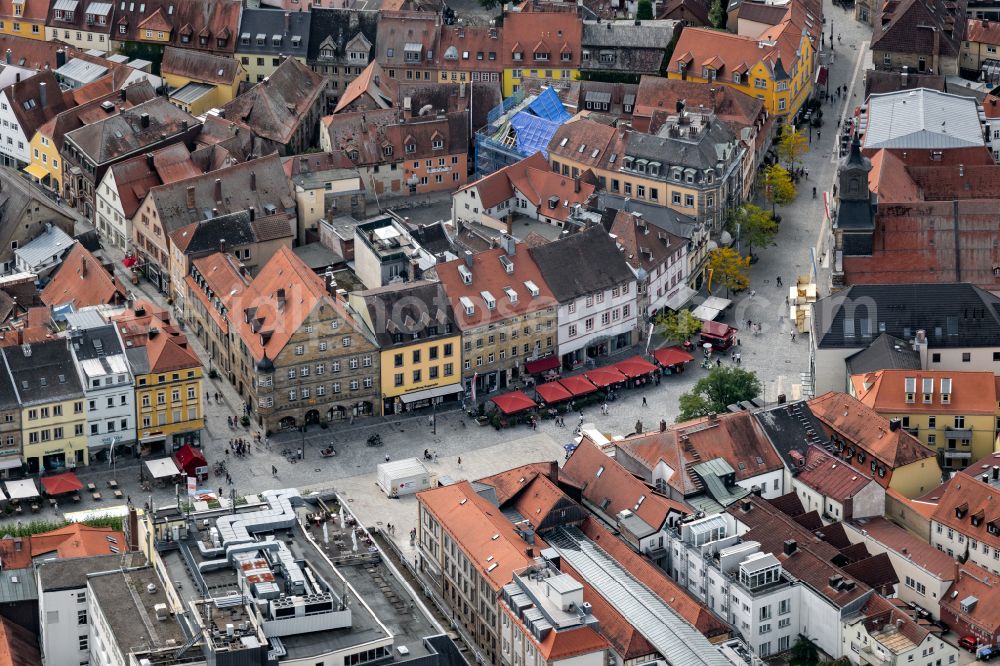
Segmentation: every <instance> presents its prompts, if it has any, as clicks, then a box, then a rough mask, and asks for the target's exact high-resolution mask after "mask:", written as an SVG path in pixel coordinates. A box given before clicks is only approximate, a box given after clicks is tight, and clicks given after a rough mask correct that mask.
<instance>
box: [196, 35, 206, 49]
mask: <svg viewBox="0 0 1000 666" xmlns="http://www.w3.org/2000/svg"><path fill="white" fill-rule="evenodd" d="M198 43H199V44H201V45H202V46H208V37H206V36H205V35H202V36H201V37H199V38H198Z"/></svg>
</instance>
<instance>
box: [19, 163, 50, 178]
mask: <svg viewBox="0 0 1000 666" xmlns="http://www.w3.org/2000/svg"><path fill="white" fill-rule="evenodd" d="M24 172H25V173H26V174H28V175H29V176H31V177H33V178H37V179H38V180H42V179H43V178H45V177H46V176H48V175H49V172H48V171H46V170H45V167H43V166H42V165H41V164H35V163H31V164H29V165H28V166H26V167H24Z"/></svg>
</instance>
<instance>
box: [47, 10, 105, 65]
mask: <svg viewBox="0 0 1000 666" xmlns="http://www.w3.org/2000/svg"><path fill="white" fill-rule="evenodd" d="M114 9H115V5H114V3H113V2H97V1H96V0H88V1H86V2H79V0H70V1H69V2H53V3H51V5H49V7H48V16H47V17H45V18H43V22H44V24H45V26H44V28H43V29H42V34H43V35H44V38H45V39H46V40H48V41H51V42H61V43H63V44H69V45H70V46H74V47H76V48H78V49H85V50H88V51H89V50H91V49H93V50H97V51H101V52H102V53H110V52H111V51H112V46H111V40H112V39H114V36H113V33H112V29H113V28H114V17H115V13H114ZM39 39H40V38H39Z"/></svg>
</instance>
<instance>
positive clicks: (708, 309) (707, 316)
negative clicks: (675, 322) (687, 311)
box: [691, 296, 733, 321]
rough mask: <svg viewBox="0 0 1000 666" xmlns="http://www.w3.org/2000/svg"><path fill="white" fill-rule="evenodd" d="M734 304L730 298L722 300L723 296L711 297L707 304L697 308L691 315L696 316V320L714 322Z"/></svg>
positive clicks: (707, 299)
mask: <svg viewBox="0 0 1000 666" xmlns="http://www.w3.org/2000/svg"><path fill="white" fill-rule="evenodd" d="M732 304H733V302H732V301H731V300H729V299H728V298H722V297H721V296H709V297H708V298H706V299H705V302H704V303H702V304H701V305H699V306H698V307H696V308H695V309H694V311H693V312H692V313H691V314H692V315H694V317H695V319H701V320H702V321H712V320H713V319H715V318H716V317H718V316H719V313H721V312H722V311H723V310H725V309H726V308H728V307H729V306H730V305H732Z"/></svg>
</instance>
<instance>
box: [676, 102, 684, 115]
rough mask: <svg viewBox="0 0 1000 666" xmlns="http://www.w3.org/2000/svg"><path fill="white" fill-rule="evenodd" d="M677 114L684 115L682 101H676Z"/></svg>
mask: <svg viewBox="0 0 1000 666" xmlns="http://www.w3.org/2000/svg"><path fill="white" fill-rule="evenodd" d="M677 113H678V114H681V113H684V100H682V99H679V100H677Z"/></svg>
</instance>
